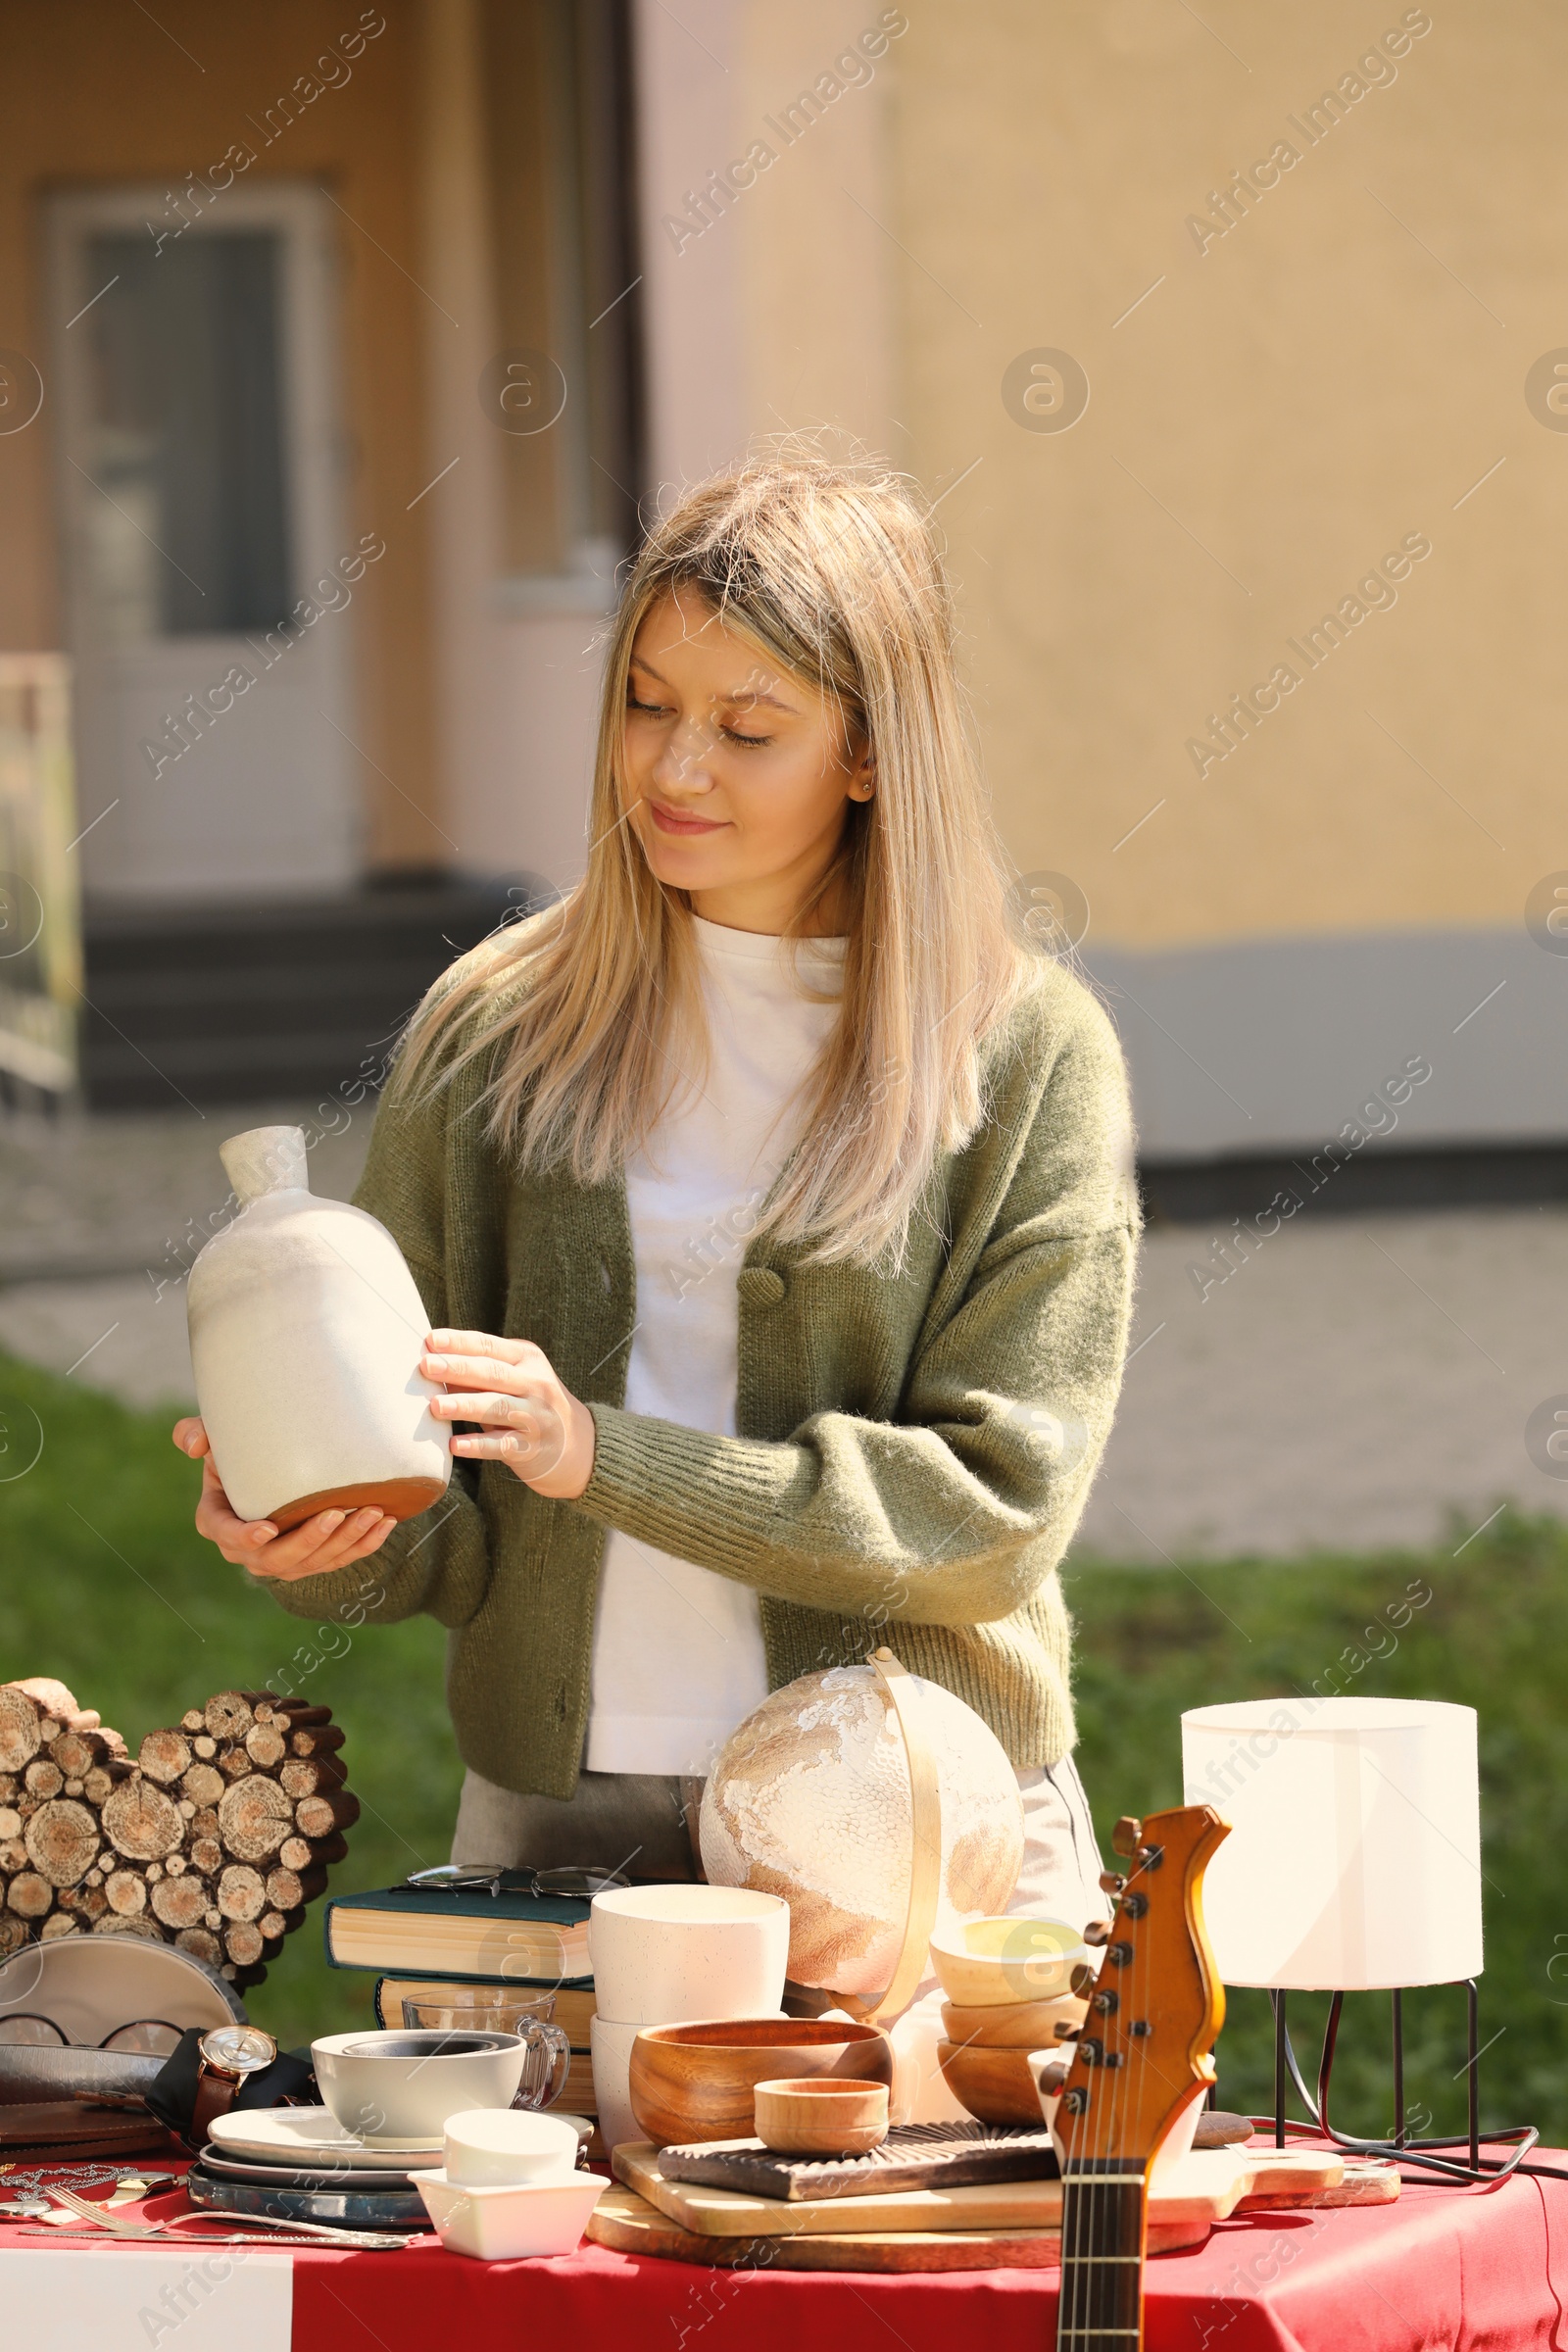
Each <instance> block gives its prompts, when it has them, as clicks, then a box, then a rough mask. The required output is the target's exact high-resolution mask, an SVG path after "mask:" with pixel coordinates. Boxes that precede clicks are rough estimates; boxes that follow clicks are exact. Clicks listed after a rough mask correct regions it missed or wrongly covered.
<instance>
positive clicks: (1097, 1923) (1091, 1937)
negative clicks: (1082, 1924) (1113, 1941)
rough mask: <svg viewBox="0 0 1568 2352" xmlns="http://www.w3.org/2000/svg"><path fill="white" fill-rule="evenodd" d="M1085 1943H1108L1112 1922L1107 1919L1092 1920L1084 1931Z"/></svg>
mask: <svg viewBox="0 0 1568 2352" xmlns="http://www.w3.org/2000/svg"><path fill="white" fill-rule="evenodd" d="M1084 1941H1085V1943H1108V1942H1109V1941H1110V1922H1109V1921H1108V1920H1105V1919H1092V1920H1091V1921H1090V1922H1089V1925H1088V1927H1087V1928H1085V1930H1084Z"/></svg>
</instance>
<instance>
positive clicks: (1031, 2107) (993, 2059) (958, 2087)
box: [937, 2041, 1041, 2131]
mask: <svg viewBox="0 0 1568 2352" xmlns="http://www.w3.org/2000/svg"><path fill="white" fill-rule="evenodd" d="M937 2063H938V2064H939V2065H940V2067H941V2069H942V2072H943V2075H944V2077H945V2078H946V2081H947V2085H948V2088H949V2089H950V2090H951V2091H952V2093H953V2095H954V2097H955V2098H956V2100H957V2102H958V2104H959V2106H960V2107H967V2109H968V2110H969V2113H970V2114H971V2115H972V2116H974V2117H975V2118H976V2119H977V2121H978V2122H980V2123H982V2124H1026V2125H1028V2126H1030V2127H1031V2128H1032V2129H1033V2130H1035V2131H1039V2129H1040V2125H1041V2111H1040V2097H1039V2093H1038V2092H1037V2091H1036V2089H1035V2079H1034V2076H1033V2075H1032V2074H1031V2073H1030V2071H1029V2053H1028V2051H1027V2050H985V2049H976V2048H974V2047H973V2046H969V2047H964V2046H963V2045H961V2044H959V2043H958V2042H955V2041H939V2042H938V2043H937Z"/></svg>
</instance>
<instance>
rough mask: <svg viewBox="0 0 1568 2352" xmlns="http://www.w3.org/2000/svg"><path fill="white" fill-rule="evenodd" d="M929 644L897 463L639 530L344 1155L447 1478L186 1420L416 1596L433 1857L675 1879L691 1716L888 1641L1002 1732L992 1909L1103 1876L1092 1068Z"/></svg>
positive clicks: (310, 1595)
mask: <svg viewBox="0 0 1568 2352" xmlns="http://www.w3.org/2000/svg"><path fill="white" fill-rule="evenodd" d="M953 639H954V622H953V614H952V608H951V602H950V597H949V591H948V587H947V584H946V581H945V579H944V576H943V572H942V566H941V562H940V558H939V556H938V553H937V549H936V542H935V538H934V534H933V532H932V529H931V527H930V524H929V522H928V521H927V519H926V518H925V516H924V515H923V514H922V513H921V511H920V509H919V508H918V507H917V505H916V504H915V502H914V500H913V498H912V497H911V495H910V493H909V491H908V489H907V486H906V485H905V484H904V483H903V482H902V481H901V480H900V479H899V478H898V477H897V476H895V475H893V474H891V473H890V472H887V471H885V470H878V469H876V468H874V467H872V466H837V465H832V464H829V463H827V462H825V461H823V460H821V459H819V458H816V457H806V458H796V457H788V456H786V457H774V458H771V459H767V460H761V461H756V462H753V463H750V464H748V465H746V466H742V467H740V468H738V469H736V470H735V471H733V472H731V473H728V474H725V475H721V476H719V477H717V478H715V479H714V480H712V481H710V482H707V483H705V484H703V485H701V486H700V487H699V488H697V489H696V490H694V491H692V492H690V493H689V494H688V495H687V496H686V497H684V498H683V499H682V500H681V502H680V504H679V505H678V506H677V507H676V508H675V510H674V512H673V513H672V514H671V515H669V516H668V518H667V519H666V520H664V521H662V522H661V523H660V524H659V525H658V527H657V528H656V529H655V531H654V533H653V535H652V537H651V538H650V540H649V541H648V543H647V545H646V546H645V547H644V549H643V551H642V553H641V555H640V556H639V557H638V558H637V560H636V563H635V564H634V566H633V567H632V570H631V575H630V578H629V580H628V582H627V584H626V588H625V593H624V596H623V598H622V603H621V609H620V613H619V616H618V618H617V620H616V623H615V625H614V629H613V635H612V639H611V643H610V647H609V653H608V660H607V664H606V678H605V701H604V711H603V718H602V722H601V728H600V739H599V751H598V761H597V774H596V779H595V784H594V793H593V805H592V819H591V830H590V848H589V854H588V865H587V872H586V876H585V878H584V880H583V881H582V882H581V883H580V884H579V885H578V886H577V887H576V888H575V889H573V890H572V891H570V892H568V893H567V895H566V896H565V898H564V900H562V901H561V902H560V903H559V904H557V905H555V906H552V907H549V908H548V909H547V910H545V911H544V912H542V913H540V914H536V915H534V916H532V917H531V918H529V919H528V920H527V921H526V922H523V923H521V924H519V925H517V926H516V927H515V928H510V929H506V930H504V931H502V932H500V933H499V934H497V935H496V936H495V937H494V938H492V939H490V940H488V941H486V942H485V943H484V945H483V946H482V947H481V948H479V949H478V950H476V951H475V952H474V953H473V954H472V955H471V956H466V957H464V958H463V959H462V960H461V961H460V962H459V963H457V964H455V965H454V966H453V968H452V969H451V971H449V972H448V973H447V975H446V976H445V978H444V979H443V980H442V981H441V982H440V983H439V984H438V986H437V987H436V988H435V989H434V990H433V991H432V992H431V994H430V996H429V997H428V998H427V999H426V1000H425V1003H424V1004H423V1005H421V1007H420V1009H419V1011H418V1013H417V1016H416V1018H415V1020H414V1023H413V1025H412V1028H411V1030H410V1033H409V1035H408V1038H407V1040H406V1041H405V1044H404V1048H403V1051H402V1054H401V1057H400V1061H399V1066H398V1068H397V1071H396V1074H395V1077H394V1079H393V1082H392V1084H391V1086H390V1088H389V1090H388V1093H387V1095H386V1098H385V1100H384V1101H383V1103H382V1105H381V1108H380V1111H379V1113H378V1116H377V1119H376V1124H375V1131H374V1134H373V1136H372V1139H371V1144H370V1151H369V1157H368V1165H367V1168H366V1173H365V1177H364V1181H363V1182H362V1184H361V1186H360V1189H359V1191H358V1193H357V1194H356V1196H355V1198H356V1200H357V1201H358V1202H359V1203H360V1205H361V1206H363V1207H365V1208H368V1209H369V1210H370V1211H371V1212H372V1213H373V1214H374V1215H376V1216H378V1217H380V1218H381V1219H382V1220H383V1221H384V1222H385V1223H386V1224H387V1225H388V1226H389V1227H390V1228H391V1230H392V1232H393V1233H394V1234H395V1235H396V1236H397V1239H398V1241H399V1243H400V1244H401V1245H402V1248H403V1250H404V1251H405V1253H406V1255H407V1257H408V1260H409V1263H410V1265H411V1267H412V1268H413V1271H414V1274H415V1278H416V1280H417V1283H418V1285H419V1288H420V1292H421V1295H422V1297H423V1299H424V1301H425V1304H426V1306H427V1308H428V1310H429V1314H430V1318H431V1323H432V1327H433V1328H432V1330H431V1334H430V1337H429V1340H428V1343H427V1347H426V1352H425V1355H424V1357H423V1370H424V1371H425V1373H426V1374H427V1375H428V1376H429V1378H430V1379H431V1380H432V1381H435V1382H438V1383H441V1384H444V1387H445V1389H446V1391H447V1392H448V1393H447V1394H446V1395H444V1396H443V1397H440V1398H438V1400H437V1401H436V1403H435V1405H434V1407H433V1409H434V1410H435V1411H436V1412H437V1413H438V1414H440V1415H442V1416H444V1417H445V1418H446V1419H447V1420H448V1421H449V1422H451V1423H453V1424H454V1425H455V1427H456V1429H457V1432H458V1434H456V1435H455V1436H454V1438H453V1441H452V1450H453V1453H454V1456H455V1457H456V1463H457V1469H456V1475H455V1477H454V1481H453V1485H452V1487H451V1489H450V1491H449V1493H448V1495H447V1496H446V1497H445V1499H444V1500H443V1502H442V1504H441V1505H440V1506H438V1507H437V1509H436V1510H435V1511H433V1512H431V1513H427V1514H426V1515H425V1516H424V1517H422V1518H419V1519H416V1520H414V1521H411V1522H409V1523H407V1524H406V1525H403V1526H401V1527H396V1528H394V1526H393V1525H392V1523H391V1522H390V1521H388V1520H386V1519H383V1518H380V1517H378V1516H377V1515H376V1514H375V1513H374V1512H370V1511H358V1512H354V1513H352V1514H350V1515H349V1516H348V1517H347V1518H345V1517H344V1515H343V1514H342V1513H340V1512H325V1513H322V1514H321V1515H320V1516H319V1517H318V1518H317V1519H314V1520H312V1521H310V1522H309V1523H307V1524H306V1525H305V1526H303V1527H301V1528H299V1529H297V1530H294V1531H292V1532H290V1533H289V1534H286V1535H284V1534H279V1533H278V1532H277V1531H276V1530H275V1529H274V1528H272V1527H270V1525H269V1524H268V1523H266V1522H261V1523H257V1524H252V1525H246V1524H245V1523H243V1522H242V1521H240V1520H239V1519H237V1518H236V1517H235V1515H234V1513H233V1512H232V1511H231V1510H230V1509H229V1507H228V1505H227V1503H226V1501H225V1498H224V1496H223V1495H222V1492H221V1488H220V1487H219V1485H218V1483H217V1479H216V1476H215V1473H214V1471H213V1468H212V1464H211V1463H210V1462H209V1463H208V1464H207V1466H206V1473H205V1484H204V1490H203V1495H202V1500H201V1504H200V1508H199V1510H198V1514H197V1525H198V1527H199V1528H200V1529H201V1530H202V1532H203V1533H204V1534H206V1535H209V1536H210V1537H212V1539H213V1540H214V1542H215V1543H217V1544H218V1545H219V1546H220V1548H221V1551H222V1553H223V1555H224V1557H225V1558H226V1559H229V1560H231V1561H234V1562H235V1563H236V1564H238V1565H240V1566H243V1567H246V1568H249V1569H251V1570H252V1571H253V1572H254V1573H255V1574H256V1575H257V1576H258V1577H261V1578H265V1579H267V1580H269V1581H270V1583H271V1585H272V1587H273V1589H274V1590H275V1592H276V1593H277V1597H278V1598H279V1600H280V1601H281V1602H282V1604H283V1606H284V1607H285V1608H286V1609H289V1610H291V1611H292V1612H293V1613H295V1614H296V1615H298V1616H302V1617H310V1618H317V1619H319V1618H321V1617H323V1616H328V1615H331V1614H333V1613H337V1614H339V1615H345V1614H346V1615H351V1616H352V1618H353V1621H354V1622H355V1623H358V1622H360V1621H361V1612H362V1611H363V1612H365V1613H366V1614H368V1615H369V1616H371V1617H377V1618H387V1619H390V1618H398V1617H406V1616H410V1615H413V1614H415V1613H416V1612H418V1611H421V1610H422V1611H425V1612H427V1613H429V1614H430V1615H432V1616H435V1617H437V1618H439V1619H440V1620H441V1622H442V1623H443V1624H444V1625H446V1626H447V1627H448V1628H449V1634H450V1640H449V1650H448V1693H449V1699H450V1704H451V1708H452V1715H453V1721H454V1725H455V1728H456V1732H457V1739H458V1745H459V1748H460V1750H461V1752H462V1754H463V1758H464V1761H465V1763H466V1767H467V1778H466V1784H465V1789H464V1794H463V1801H462V1808H461V1812H460V1816H459V1821H458V1829H457V1838H456V1841H455V1845H454V1859H455V1860H457V1861H460V1862H461V1861H485V1862H494V1861H497V1860H505V1861H509V1862H515V1863H525V1864H528V1865H531V1866H534V1867H540V1866H543V1865H545V1864H547V1863H551V1862H557V1861H569V1862H577V1863H586V1862H599V1863H609V1864H621V1863H625V1864H629V1865H630V1867H631V1868H632V1870H633V1872H634V1874H635V1875H637V1876H646V1877H652V1878H660V1877H669V1876H688V1875H690V1874H691V1872H692V1869H693V1859H692V1844H691V1837H690V1831H691V1829H692V1828H693V1827H694V1822H693V1820H692V1817H691V1796H692V1793H693V1791H694V1789H695V1788H696V1787H697V1786H699V1785H700V1782H701V1778H702V1776H703V1775H704V1774H705V1773H706V1771H707V1769H708V1767H709V1764H710V1761H711V1757H712V1755H713V1753H714V1751H715V1749H716V1748H717V1746H718V1744H719V1743H720V1742H721V1741H722V1740H723V1739H724V1737H725V1736H726V1734H727V1733H728V1732H729V1731H730V1730H731V1729H732V1728H733V1727H734V1725H735V1724H736V1723H737V1722H739V1721H740V1720H741V1719H742V1718H744V1717H745V1716H746V1715H747V1714H748V1713H749V1712H750V1711H751V1709H752V1708H753V1707H755V1706H756V1705H757V1704H758V1703H759V1702H760V1700H761V1698H762V1697H763V1696H764V1694H765V1692H766V1691H767V1690H768V1689H769V1688H777V1687H778V1686H779V1685H780V1684H782V1683H785V1682H788V1681H790V1680H791V1679H793V1677H795V1676H796V1675H798V1674H802V1673H805V1672H807V1671H808V1670H809V1669H811V1668H814V1667H819V1666H824V1665H833V1664H839V1663H844V1662H848V1661H853V1660H858V1659H861V1658H863V1657H865V1656H866V1655H867V1653H868V1652H869V1651H870V1650H872V1649H874V1648H875V1647H876V1646H877V1645H878V1644H879V1643H881V1642H890V1643H891V1644H892V1646H893V1647H894V1648H895V1649H896V1650H897V1652H898V1654H899V1655H900V1656H901V1657H902V1658H903V1659H904V1661H905V1662H906V1664H907V1665H908V1666H909V1667H910V1668H912V1669H913V1670H915V1671H916V1672H918V1673H920V1674H923V1675H926V1676H929V1677H931V1678H933V1679H934V1680H935V1681H937V1682H940V1683H943V1684H945V1685H946V1686H947V1687H948V1688H949V1689H950V1690H952V1691H956V1693H957V1694H958V1695H959V1696H960V1697H961V1698H963V1699H964V1700H966V1701H967V1702H968V1704H969V1705H970V1706H972V1707H974V1708H976V1709H977V1710H978V1712H979V1713H980V1714H981V1715H982V1716H984V1718H985V1719H986V1721H987V1722H988V1723H990V1725H991V1726H992V1728H993V1730H994V1731H995V1732H996V1734H997V1736H998V1738H999V1739H1000V1740H1001V1741H1002V1742H1003V1745H1004V1746H1005V1749H1006V1751H1007V1753H1008V1755H1009V1757H1010V1758H1011V1759H1012V1762H1013V1765H1014V1768H1015V1770H1016V1772H1017V1774H1018V1779H1019V1784H1020V1788H1021V1789H1022V1791H1023V1796H1024V1807H1025V1816H1026V1823H1027V1830H1028V1846H1027V1852H1026V1858H1025V1866H1024V1876H1023V1879H1022V1880H1021V1882H1020V1885H1019V1889H1018V1894H1017V1897H1016V1898H1015V1901H1016V1903H1017V1905H1018V1907H1020V1908H1022V1907H1025V1906H1039V1905H1042V1904H1043V1905H1044V1906H1045V1907H1046V1908H1047V1909H1048V1910H1050V1911H1052V1912H1054V1914H1055V1915H1056V1916H1059V1917H1065V1918H1069V1919H1073V1920H1084V1919H1087V1918H1088V1917H1090V1916H1091V1915H1092V1914H1098V1913H1100V1912H1102V1911H1103V1900H1102V1898H1101V1895H1100V1893H1099V1890H1098V1887H1097V1885H1096V1875H1097V1873H1098V1871H1099V1868H1100V1857H1099V1854H1098V1852H1097V1851H1096V1849H1095V1844H1094V1833H1093V1830H1092V1828H1091V1826H1090V1823H1089V1818H1088V1813H1087V1809H1086V1807H1085V1805H1084V1801H1083V1794H1082V1789H1081V1788H1080V1786H1079V1783H1078V1780H1077V1775H1076V1773H1075V1772H1074V1770H1073V1767H1072V1763H1071V1748H1072V1743H1073V1722H1072V1711H1071V1701H1070V1697H1069V1691H1068V1624H1067V1617H1066V1612H1065V1609H1064V1607H1063V1603H1062V1599H1061V1594H1060V1592H1059V1590H1058V1587H1057V1582H1056V1576H1055V1568H1056V1563H1057V1561H1058V1559H1059V1558H1060V1556H1061V1553H1062V1551H1063V1550H1064V1548H1065V1546H1066V1544H1067V1542H1068V1539H1069V1538H1070V1536H1071V1534H1072V1531H1073V1527H1074V1525H1075V1523H1076V1521H1077V1519H1078V1516H1079V1514H1080V1511H1081V1509H1082V1507H1083V1502H1084V1497H1085V1495H1086V1493H1087V1490H1088V1486H1089V1482H1090V1479H1091V1477H1092V1475H1093V1472H1094V1469H1095V1466H1096V1463H1097V1461H1098V1459H1099V1456H1100V1453H1101V1450H1102V1447H1103V1444H1104V1440H1105V1436H1106V1433H1107V1431H1108V1429H1109V1425H1110V1419H1111V1414H1112V1410H1113V1407H1114V1403H1115V1397H1116V1392H1117V1388H1118V1385H1119V1380H1120V1374H1121V1364H1122V1356H1123V1351H1124V1348H1125V1343H1126V1332H1127V1323H1128V1313H1129V1304H1130V1296H1131V1289H1132V1277H1133V1262H1134V1251H1135V1243H1136V1232H1137V1208H1136V1197H1135V1192H1134V1187H1133V1182H1132V1176H1131V1167H1130V1152H1131V1132H1130V1125H1129V1120H1128V1112H1127V1100H1126V1088H1125V1080H1124V1075H1123V1069H1122V1063H1121V1056H1120V1054H1119V1052H1118V1049H1117V1046H1116V1042H1115V1039H1114V1037H1113V1035H1112V1033H1111V1030H1110V1028H1109V1025H1108V1023H1107V1022H1106V1020H1105V1018H1104V1016H1103V1013H1102V1011H1101V1009H1100V1007H1099V1005H1097V1004H1096V1002H1095V1001H1094V999H1093V998H1092V997H1091V996H1090V995H1089V994H1088V992H1087V991H1086V990H1085V989H1084V988H1083V987H1082V986H1081V985H1080V984H1079V983H1078V981H1077V980H1076V979H1074V978H1073V977H1072V975H1071V974H1070V973H1069V972H1068V971H1067V970H1066V969H1065V968H1064V967H1063V966H1062V965H1061V964H1060V963H1058V962H1055V961H1054V960H1051V959H1049V958H1043V957H1040V956H1034V955H1031V954H1029V953H1028V952H1027V951H1026V950H1025V949H1024V948H1023V947H1021V946H1019V945H1017V944H1016V943H1015V942H1014V940H1013V939H1012V937H1011V936H1010V934H1009V931H1008V928H1007V924H1006V922H1005V901H1004V887H1003V882H1002V878H1001V866H1000V860H999V858H998V857H997V855H996V852H995V849H994V846H993V837H992V835H991V832H990V829H989V824H988V819H987V817H986V814H985V810H984V807H983V802H982V795H981V789H980V785H979V780H978V776H977V772H976V766H975V762H974V760H973V756H972V754H971V751H970V748H969V745H968V742H967V740H966V737H965V731H964V726H963V723H962V717H961V711H960V698H959V690H958V685H957V681H956V668H955V661H954V644H953ZM176 1440H177V1442H178V1443H180V1444H182V1445H183V1446H185V1448H186V1450H187V1451H188V1452H190V1453H193V1454H200V1453H204V1452H205V1450H206V1439H205V1435H204V1433H203V1432H202V1430H201V1425H200V1423H199V1422H183V1423H181V1424H180V1427H179V1430H178V1431H177V1432H176Z"/></svg>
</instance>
